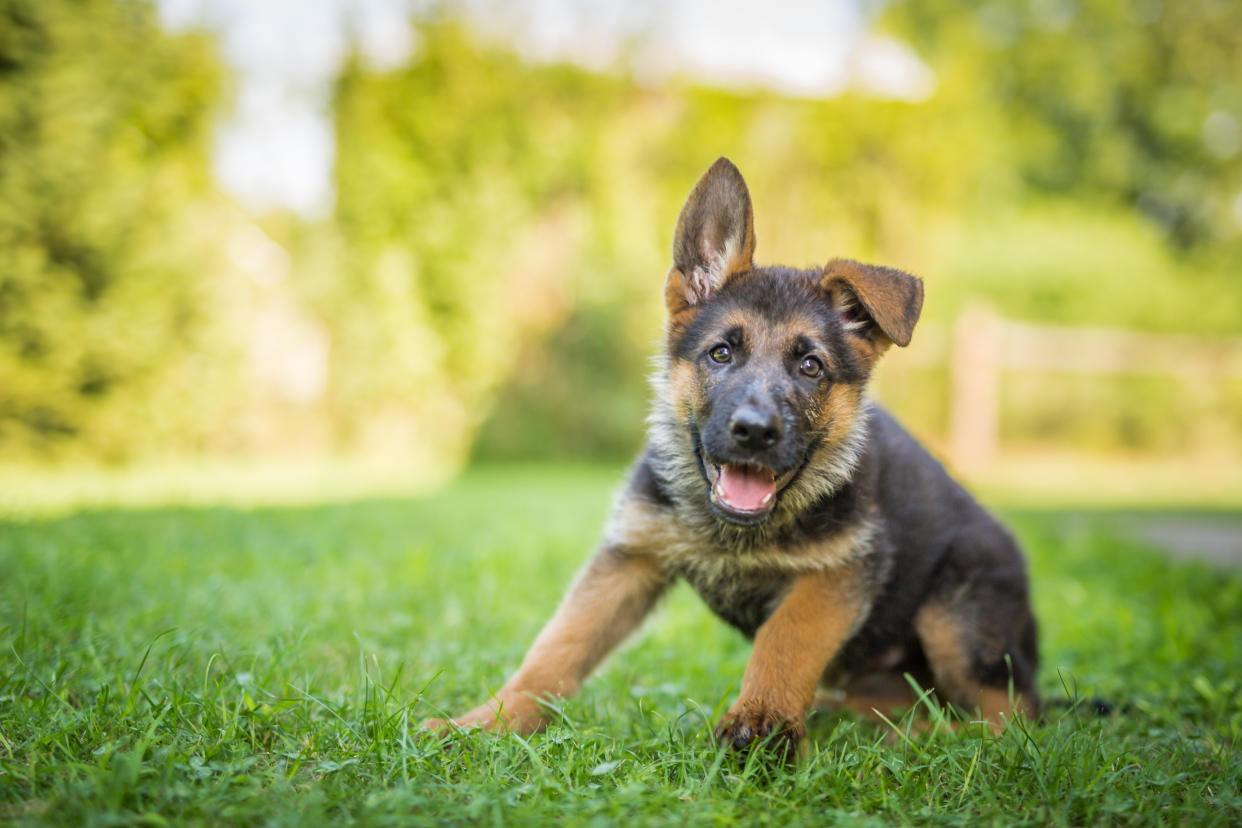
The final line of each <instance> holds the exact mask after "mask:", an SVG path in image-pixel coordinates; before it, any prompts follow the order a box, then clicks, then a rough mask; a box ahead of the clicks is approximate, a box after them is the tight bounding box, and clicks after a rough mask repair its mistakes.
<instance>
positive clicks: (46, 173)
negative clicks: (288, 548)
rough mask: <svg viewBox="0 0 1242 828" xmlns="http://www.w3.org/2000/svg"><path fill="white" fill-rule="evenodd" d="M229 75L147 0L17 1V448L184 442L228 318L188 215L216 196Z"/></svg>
mask: <svg viewBox="0 0 1242 828" xmlns="http://www.w3.org/2000/svg"><path fill="white" fill-rule="evenodd" d="M222 80H223V74H222V72H221V69H220V66H219V64H218V63H217V60H216V58H215V55H214V51H213V49H212V48H211V44H210V43H209V42H208V41H206V40H205V39H204V38H203V37H201V36H197V35H190V36H171V35H169V34H167V33H165V32H164V31H163V30H161V29H160V27H159V25H158V23H157V21H156V18H155V14H154V11H153V9H152V7H151V5H150V4H149V3H147V2H141V0H120V1H119V2H118V1H117V0H0V250H2V251H4V253H3V255H0V449H2V450H4V451H6V452H8V453H10V455H12V454H14V453H20V452H22V451H25V450H27V449H31V448H33V449H34V450H36V451H39V452H45V451H47V450H54V449H56V448H57V447H61V446H64V445H73V446H75V447H77V448H79V449H85V450H86V451H88V452H90V453H92V454H95V455H96V456H105V457H108V456H111V457H118V456H123V455H126V454H130V453H133V452H135V451H141V450H142V447H143V444H144V443H146V444H148V445H152V444H159V445H160V446H161V447H167V446H168V445H169V442H170V440H169V438H170V435H169V433H168V432H169V431H170V429H172V428H176V427H179V426H180V425H181V424H182V420H179V419H178V418H179V416H180V415H182V414H184V409H185V408H186V407H193V406H194V405H195V404H196V403H197V402H199V401H200V400H199V399H198V398H197V397H196V396H195V394H196V392H197V391H198V390H200V388H205V387H206V383H205V382H204V379H205V377H204V376H194V375H193V373H194V371H195V369H194V367H193V365H192V364H190V363H189V362H187V361H188V360H191V359H192V358H193V355H194V354H195V353H196V352H197V350H198V348H199V346H200V345H201V340H200V336H201V335H202V334H203V326H202V325H201V324H200V323H202V322H203V321H204V319H205V317H207V316H209V315H210V314H211V313H212V308H211V307H210V304H211V303H210V301H209V300H208V297H207V296H206V295H205V291H206V284H205V281H204V280H205V277H206V274H205V272H204V268H203V267H202V261H201V260H199V259H197V258H196V256H195V252H196V250H200V249H201V247H202V245H203V240H202V239H201V238H200V237H199V235H198V232H196V228H195V227H193V226H190V225H191V218H192V211H191V210H190V209H189V207H190V205H191V204H192V202H193V201H194V199H195V198H196V197H199V196H202V195H204V194H206V193H209V192H210V191H211V190H212V184H211V182H210V172H209V170H210V167H209V162H208V138H209V135H210V126H211V120H210V119H211V116H212V114H213V112H214V110H215V108H216V104H217V102H218V101H219V100H220V97H221V90H222ZM206 373H207V370H206V369H205V368H204V369H203V370H202V374H206ZM178 405H180V406H181V410H178V409H177V406H178ZM204 414H205V412H199V415H198V419H199V420H201V419H202V418H203V416H204ZM173 423H175V426H174V425H172V424H173ZM156 435H159V439H156Z"/></svg>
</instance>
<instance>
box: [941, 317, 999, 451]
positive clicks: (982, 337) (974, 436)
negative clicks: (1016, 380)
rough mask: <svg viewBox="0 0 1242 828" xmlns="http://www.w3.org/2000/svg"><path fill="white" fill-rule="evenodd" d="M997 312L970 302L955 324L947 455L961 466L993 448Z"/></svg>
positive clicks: (996, 410) (996, 401) (996, 412)
mask: <svg viewBox="0 0 1242 828" xmlns="http://www.w3.org/2000/svg"><path fill="white" fill-rule="evenodd" d="M1001 325H1002V322H1001V320H1000V318H999V317H998V316H997V315H996V313H995V311H993V310H992V308H990V307H988V306H986V305H978V304H975V305H968V306H967V307H966V309H965V310H964V311H962V314H961V315H960V316H959V317H958V319H957V323H956V325H954V328H953V346H952V352H951V354H950V362H949V374H950V382H951V386H950V387H951V391H950V394H951V397H950V399H949V456H950V458H951V459H952V461H953V463H954V465H956V466H957V467H958V468H960V469H964V470H971V469H978V468H980V467H982V466H986V465H987V464H988V463H990V462H991V461H992V459H993V457H994V456H995V454H996V432H997V422H998V420H999V415H1000V393H999V390H1000V389H999V386H1000V347H1001Z"/></svg>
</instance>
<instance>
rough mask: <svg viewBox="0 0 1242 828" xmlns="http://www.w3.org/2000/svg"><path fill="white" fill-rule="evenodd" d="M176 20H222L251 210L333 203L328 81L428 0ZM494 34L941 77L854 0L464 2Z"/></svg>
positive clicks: (239, 187)
mask: <svg viewBox="0 0 1242 828" xmlns="http://www.w3.org/2000/svg"><path fill="white" fill-rule="evenodd" d="M158 3H159V8H160V14H161V19H162V20H163V21H164V24H165V25H166V26H168V27H169V28H171V29H174V30H179V29H184V28H187V27H192V26H205V27H207V28H210V29H212V30H214V31H217V32H218V33H219V34H220V36H221V40H222V43H223V46H224V50H225V56H226V59H227V60H228V61H229V63H230V65H232V67H233V68H234V70H235V71H237V73H238V75H239V78H240V89H239V100H238V108H237V111H236V113H235V114H234V115H233V117H231V118H230V119H228V120H227V121H226V122H225V123H223V124H221V125H220V127H219V131H218V133H217V137H216V147H215V172H216V176H217V178H218V179H219V181H220V183H221V186H223V187H224V189H225V190H227V191H228V192H230V193H232V194H233V195H235V196H236V197H237V198H239V199H240V200H241V201H242V203H243V204H245V205H246V206H247V207H249V208H250V209H252V210H256V211H262V210H265V209H269V208H273V207H288V208H292V209H293V210H295V211H297V212H299V213H301V214H303V215H307V216H316V215H323V214H325V213H327V212H328V211H330V210H331V209H332V202H333V192H332V181H331V171H332V162H333V154H334V139H333V135H332V128H331V124H330V122H329V120H328V117H327V115H328V96H329V91H330V88H331V80H332V77H333V75H334V74H335V72H336V71H337V69H338V68H339V66H340V65H341V61H342V60H343V59H344V58H345V56H346V54H347V53H348V51H349V49H350V45H351V42H356V43H358V45H359V47H360V49H361V51H362V53H363V54H364V55H365V56H366V58H367V59H368V60H369V61H370V62H371V63H372V64H373V65H375V66H377V67H381V68H382V67H385V66H394V65H399V64H401V63H402V62H404V61H405V60H406V59H407V58H409V57H410V55H411V54H412V53H413V51H414V50H416V49H417V43H415V42H414V39H413V36H412V34H411V29H410V27H409V25H408V23H407V21H408V20H409V18H410V17H411V15H415V14H417V13H418V12H420V11H422V10H423V9H425V8H426V7H427V6H429V5H430V2H429V0H158ZM460 7H462V8H464V9H465V10H466V13H467V14H468V16H469V17H470V19H471V20H472V21H473V24H474V25H475V26H476V27H477V28H478V29H479V30H480V31H481V32H482V33H484V34H485V35H486V36H489V37H494V38H497V39H499V40H501V41H504V42H507V43H509V44H510V45H511V46H512V47H514V48H518V49H521V50H522V51H524V52H525V53H527V54H528V55H529V56H530V57H531V58H532V59H536V60H542V59H569V60H573V61H575V62H578V63H581V64H584V65H587V66H592V67H596V68H606V67H607V66H609V65H612V64H614V63H616V62H617V61H618V60H619V59H620V58H621V57H622V56H625V57H627V58H628V61H627V62H628V63H629V65H631V66H633V67H635V70H636V71H638V72H639V73H640V74H642V75H644V76H647V77H648V78H649V79H650V80H658V79H660V78H662V77H667V76H669V75H671V74H682V75H688V76H690V77H693V78H696V79H698V80H701V81H705V82H708V83H712V84H716V85H720V86H730V87H742V88H745V87H751V88H753V87H757V86H758V87H765V88H769V89H774V90H777V91H780V92H784V93H786V94H791V95H800V96H808V97H819V96H829V95H833V94H836V93H837V92H840V91H841V90H842V89H844V88H845V87H846V86H849V85H853V86H856V87H861V88H863V89H865V90H867V91H869V92H870V93H871V94H875V95H878V96H883V97H899V98H913V99H920V98H923V97H926V96H927V95H928V94H930V92H931V89H932V87H933V86H934V78H933V77H932V75H931V73H930V72H929V71H928V69H927V68H926V67H925V66H924V65H923V64H922V63H921V62H919V60H918V58H917V57H915V56H914V55H913V54H912V53H911V52H910V51H909V50H908V49H906V48H905V47H904V46H903V45H902V44H900V43H897V42H895V41H891V40H885V39H879V38H873V37H870V36H868V35H867V33H866V30H865V24H866V21H865V20H864V19H863V18H862V16H861V14H860V13H859V11H858V4H857V0H825V2H818V3H816V2H808V1H807V0H765V2H763V3H762V4H756V3H754V2H748V1H747V0H664V1H663V2H660V0H629V2H605V0H508V2H506V1H505V0H461V2H460Z"/></svg>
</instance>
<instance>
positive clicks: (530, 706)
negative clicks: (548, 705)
mask: <svg viewBox="0 0 1242 828" xmlns="http://www.w3.org/2000/svg"><path fill="white" fill-rule="evenodd" d="M547 724H548V719H547V717H546V716H544V715H543V713H542V711H541V710H540V709H539V706H538V705H536V704H534V703H533V702H529V701H526V700H523V699H519V700H517V701H516V702H514V703H512V704H503V705H502V704H497V703H496V702H495V701H494V700H493V701H490V702H487V703H485V704H481V705H479V706H478V707H476V708H475V709H474V710H471V711H470V712H469V713H463V714H462V715H460V716H455V717H454V718H452V719H427V720H426V721H424V722H422V723H421V724H420V725H419V726H418V727H419V729H420V730H425V731H428V732H430V733H436V734H439V735H440V736H448V735H450V734H451V733H453V732H454V731H457V730H485V731H489V732H491V733H521V734H528V733H535V732H537V731H540V730H543V729H544V728H545V727H547Z"/></svg>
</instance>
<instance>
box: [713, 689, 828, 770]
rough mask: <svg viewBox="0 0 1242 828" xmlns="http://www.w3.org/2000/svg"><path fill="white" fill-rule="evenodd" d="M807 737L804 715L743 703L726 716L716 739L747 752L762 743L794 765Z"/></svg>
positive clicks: (739, 750) (783, 759)
mask: <svg viewBox="0 0 1242 828" xmlns="http://www.w3.org/2000/svg"><path fill="white" fill-rule="evenodd" d="M805 738H806V724H804V723H803V721H802V717H801V716H794V715H790V714H786V713H782V712H780V711H778V710H776V709H774V708H771V707H768V706H766V705H764V704H762V703H759V702H749V703H747V702H739V703H737V704H735V705H734V706H733V708H732V709H731V710H729V712H728V713H726V714H725V715H724V718H723V719H722V720H721V722H720V725H719V726H717V728H716V740H717V741H718V742H720V744H721V745H723V746H724V747H727V748H729V749H731V750H735V751H738V752H739V753H744V752H746V751H748V750H750V748H751V747H752V746H753V745H757V744H760V743H762V745H763V747H764V749H765V750H767V751H769V752H770V753H772V755H774V756H775V757H776V758H777V759H779V760H780V761H782V762H786V763H789V762H793V761H794V759H796V758H797V756H798V749H799V747H800V746H801V745H802V743H803V740H804V739H805Z"/></svg>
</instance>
